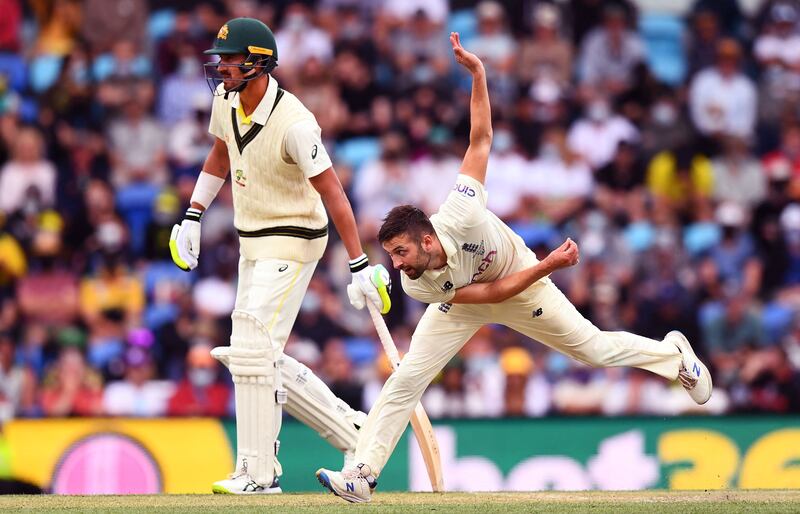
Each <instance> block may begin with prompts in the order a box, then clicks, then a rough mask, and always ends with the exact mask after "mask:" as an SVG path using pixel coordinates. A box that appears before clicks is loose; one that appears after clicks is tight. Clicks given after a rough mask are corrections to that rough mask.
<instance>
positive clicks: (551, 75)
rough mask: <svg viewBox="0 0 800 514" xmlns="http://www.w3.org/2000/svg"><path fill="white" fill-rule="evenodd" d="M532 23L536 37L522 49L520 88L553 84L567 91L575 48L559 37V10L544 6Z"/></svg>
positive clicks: (545, 4) (535, 15)
mask: <svg viewBox="0 0 800 514" xmlns="http://www.w3.org/2000/svg"><path fill="white" fill-rule="evenodd" d="M532 21H533V23H532V24H533V36H532V37H530V38H526V39H525V40H523V42H522V46H521V48H520V56H519V63H518V65H517V78H518V80H519V81H520V86H521V87H525V86H527V85H530V84H536V83H540V82H549V83H554V84H555V85H556V86H557V87H558V89H559V90H560V91H563V90H565V89H566V88H568V87H569V81H570V78H571V76H572V47H571V46H570V45H569V43H567V41H566V40H564V38H563V37H562V36H561V35H560V34H559V30H560V28H561V23H560V16H559V14H558V9H557V8H556V7H555V6H554V5H553V4H548V3H540V4H538V5H537V6H536V8H535V9H534V11H533V16H532Z"/></svg>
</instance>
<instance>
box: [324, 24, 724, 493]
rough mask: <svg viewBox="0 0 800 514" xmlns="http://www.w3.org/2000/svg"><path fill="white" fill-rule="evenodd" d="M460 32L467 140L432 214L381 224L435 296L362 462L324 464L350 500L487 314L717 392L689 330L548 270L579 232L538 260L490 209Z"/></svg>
mask: <svg viewBox="0 0 800 514" xmlns="http://www.w3.org/2000/svg"><path fill="white" fill-rule="evenodd" d="M450 42H451V44H452V46H453V52H454V54H455V58H456V61H457V62H458V63H459V64H461V65H462V66H464V67H465V68H466V69H467V70H468V71H469V72H470V73H471V74H472V97H471V100H470V124H471V126H470V142H469V148H468V149H467V151H466V154H465V156H464V160H463V163H462V166H461V174H460V175H459V176H458V177H457V179H456V184H455V186H454V187H453V190H452V191H451V192H450V195H449V196H448V197H447V200H446V201H445V202H444V204H443V205H442V206H441V208H440V209H439V211H438V212H437V213H436V214H434V215H433V216H432V217H431V218H430V219H429V218H428V217H427V216H426V215H425V214H424V213H423V212H422V211H421V210H419V209H417V208H416V207H412V206H410V205H404V206H400V207H395V208H394V209H392V210H391V211H390V212H389V214H388V215H387V216H386V218H385V220H384V223H383V225H382V226H381V228H380V232H379V233H378V240H379V241H380V243H381V245H382V246H383V248H384V249H385V250H386V251H387V252H388V253H389V256H390V257H391V259H392V264H393V266H394V267H395V268H397V269H399V270H401V271H402V272H403V275H402V285H403V290H404V291H405V292H406V293H407V294H408V295H409V296H411V297H412V298H415V299H417V300H419V301H421V302H425V303H428V304H430V305H429V306H428V308H427V310H426V311H425V314H424V315H423V316H422V319H421V320H420V322H419V325H418V326H417V328H416V330H415V331H414V335H413V337H412V339H411V345H410V348H409V351H408V353H407V354H406V355H405V357H404V358H403V359H402V361H401V363H400V366H399V367H398V369H397V371H396V372H395V373H394V374H392V375H391V376H390V377H389V379H388V380H387V381H386V384H385V385H384V387H383V390H382V391H381V393H380V395H379V397H378V400H377V401H376V403H375V405H374V406H373V407H372V410H371V411H370V413H369V416H368V417H367V420H366V423H365V424H364V425H363V426H362V427H361V430H360V433H359V437H358V444H357V446H356V455H355V463H356V465H355V466H353V467H349V468H346V469H343V470H342V471H332V470H327V469H320V470H319V471H317V478H318V480H319V481H320V482H321V483H322V485H323V486H325V487H326V488H327V489H329V490H330V491H331V492H333V493H334V494H336V495H337V496H340V497H342V498H344V499H345V500H347V501H349V502H368V501H369V500H370V498H371V495H372V492H373V490H374V488H375V486H376V485H377V481H376V479H377V478H378V476H379V475H380V472H381V469H382V468H383V467H384V465H385V464H386V462H387V460H388V459H389V456H390V455H391V453H392V451H393V450H394V447H395V445H396V444H397V441H398V439H399V438H400V436H401V435H402V434H403V432H404V431H405V428H406V426H407V425H408V422H409V418H410V416H411V413H412V411H413V409H414V407H415V405H416V404H417V402H418V401H419V400H420V397H421V396H422V393H423V392H424V390H425V388H426V387H427V386H428V384H429V383H430V382H431V380H433V378H434V377H435V376H436V375H437V374H438V373H439V371H441V369H442V368H443V367H444V365H445V364H446V363H447V362H448V361H449V360H450V359H451V358H453V356H454V355H455V354H456V353H457V352H458V351H459V350H460V349H461V347H462V346H463V345H464V344H465V343H466V342H467V340H468V339H469V338H470V337H471V336H472V335H473V334H474V333H475V332H476V331H477V330H478V329H479V328H480V327H481V326H483V325H485V324H487V323H499V324H502V325H506V326H507V327H510V328H512V329H514V330H516V331H517V332H520V333H522V334H524V335H526V336H528V337H530V338H532V339H535V340H537V341H540V342H542V343H544V344H546V345H547V346H549V347H551V348H553V349H554V350H558V351H559V352H562V353H564V354H566V355H569V356H570V357H572V358H574V359H576V360H578V361H580V362H583V363H586V364H588V365H590V366H596V367H610V366H633V367H637V368H641V369H646V370H648V371H651V372H653V373H656V374H657V375H661V376H662V377H664V378H666V379H668V380H676V379H679V380H680V381H681V384H682V385H683V387H684V388H686V390H687V391H688V393H689V395H690V396H691V397H692V399H693V400H694V401H695V402H697V403H698V404H703V403H705V402H707V401H708V399H709V398H710V397H711V387H712V386H711V376H710V374H709V372H708V370H707V369H706V367H705V366H704V365H703V363H702V362H700V360H699V359H698V358H697V356H696V355H695V353H694V351H692V347H691V345H690V344H689V342H688V341H687V340H686V338H685V337H684V336H683V335H682V334H681V333H680V332H670V333H669V334H667V336H666V337H665V338H664V340H663V341H655V340H653V339H648V338H645V337H641V336H638V335H635V334H631V333H628V332H602V331H600V329H598V328H597V327H595V326H594V325H593V324H592V323H591V322H589V321H588V320H586V319H585V318H584V317H583V316H582V315H581V314H580V313H579V312H578V311H577V310H576V309H575V307H574V306H573V305H572V304H571V303H570V302H569V301H568V300H567V298H566V297H565V296H564V294H563V293H562V292H561V291H559V290H558V288H557V287H556V286H555V285H554V284H553V283H552V282H551V281H550V279H549V278H548V275H549V274H550V273H552V272H554V271H556V270H558V269H561V268H565V267H568V266H572V265H574V264H576V263H577V262H578V257H579V252H578V246H577V245H576V244H575V243H574V242H573V241H571V240H569V239H567V241H566V242H564V244H563V245H561V246H560V247H559V248H557V249H556V250H555V251H553V252H552V253H550V254H549V255H548V256H547V257H546V258H545V259H544V260H542V261H539V260H537V258H536V256H535V255H534V253H533V252H532V251H531V250H530V249H528V248H527V247H526V246H525V244H524V242H523V240H522V238H520V237H519V236H518V235H516V234H515V233H514V232H512V231H511V229H509V228H508V226H506V225H505V224H504V223H503V222H502V221H500V219H499V218H497V216H495V215H494V214H492V213H491V212H489V211H488V210H487V209H486V191H485V190H484V180H485V177H486V164H487V161H488V158H489V149H490V147H491V142H492V127H491V114H490V106H489V95H488V91H487V87H486V76H485V71H484V67H483V64H482V63H481V61H480V60H479V59H478V58H477V57H476V56H475V55H473V54H472V53H470V52H467V51H466V50H464V49H463V48H462V46H461V44H460V41H459V37H458V34H457V33H453V34H451V35H450Z"/></svg>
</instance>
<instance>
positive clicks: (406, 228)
mask: <svg viewBox="0 0 800 514" xmlns="http://www.w3.org/2000/svg"><path fill="white" fill-rule="evenodd" d="M403 234H409V235H410V236H411V237H412V238H414V240H416V241H419V239H420V237H421V236H423V235H425V234H433V225H432V224H431V220H429V219H428V216H427V215H426V214H425V213H424V212H422V210H421V209H418V208H416V207H414V206H413V205H399V206H397V207H395V208H394V209H392V210H391V211H389V214H387V215H386V217H385V218H383V225H381V229H380V230H379V231H378V242H379V243H381V244H383V243H385V242H386V241H389V240H390V239H394V238H395V237H397V236H400V235H403Z"/></svg>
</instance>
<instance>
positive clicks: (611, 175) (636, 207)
mask: <svg viewBox="0 0 800 514" xmlns="http://www.w3.org/2000/svg"><path fill="white" fill-rule="evenodd" d="M595 176H596V180H597V191H596V194H595V195H594V198H595V202H596V203H597V205H598V206H599V207H600V208H601V209H603V210H604V211H605V212H606V214H607V215H608V216H610V217H612V218H615V219H624V220H625V221H630V220H637V219H641V218H642V216H643V215H644V212H645V211H644V208H645V200H646V198H645V188H644V180H645V167H644V163H643V162H642V161H641V159H640V158H639V152H638V148H637V147H636V146H635V145H633V144H631V143H628V142H625V141H623V142H621V143H619V145H617V151H616V152H615V153H614V158H613V159H612V160H611V162H610V163H608V164H607V165H605V166H603V167H602V168H600V169H599V170H598V171H597V173H596V175H595Z"/></svg>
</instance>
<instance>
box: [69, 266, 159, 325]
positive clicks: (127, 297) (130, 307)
mask: <svg viewBox="0 0 800 514" xmlns="http://www.w3.org/2000/svg"><path fill="white" fill-rule="evenodd" d="M80 295H81V312H83V315H84V316H85V317H86V319H87V321H89V322H91V321H92V320H94V319H96V318H97V317H98V316H99V315H100V313H101V312H102V311H105V310H109V309H119V310H122V311H123V312H125V314H126V316H127V318H128V320H129V321H130V320H132V319H134V318H135V317H136V316H138V315H139V314H140V313H141V312H142V309H143V308H144V287H143V286H142V283H141V281H140V280H139V279H138V278H137V277H136V276H135V275H132V274H131V273H129V272H128V271H126V270H125V269H124V268H123V267H117V268H114V269H110V270H109V269H108V268H103V269H101V270H100V271H99V272H98V275H97V277H92V278H85V279H83V281H82V283H81V293H80Z"/></svg>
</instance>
